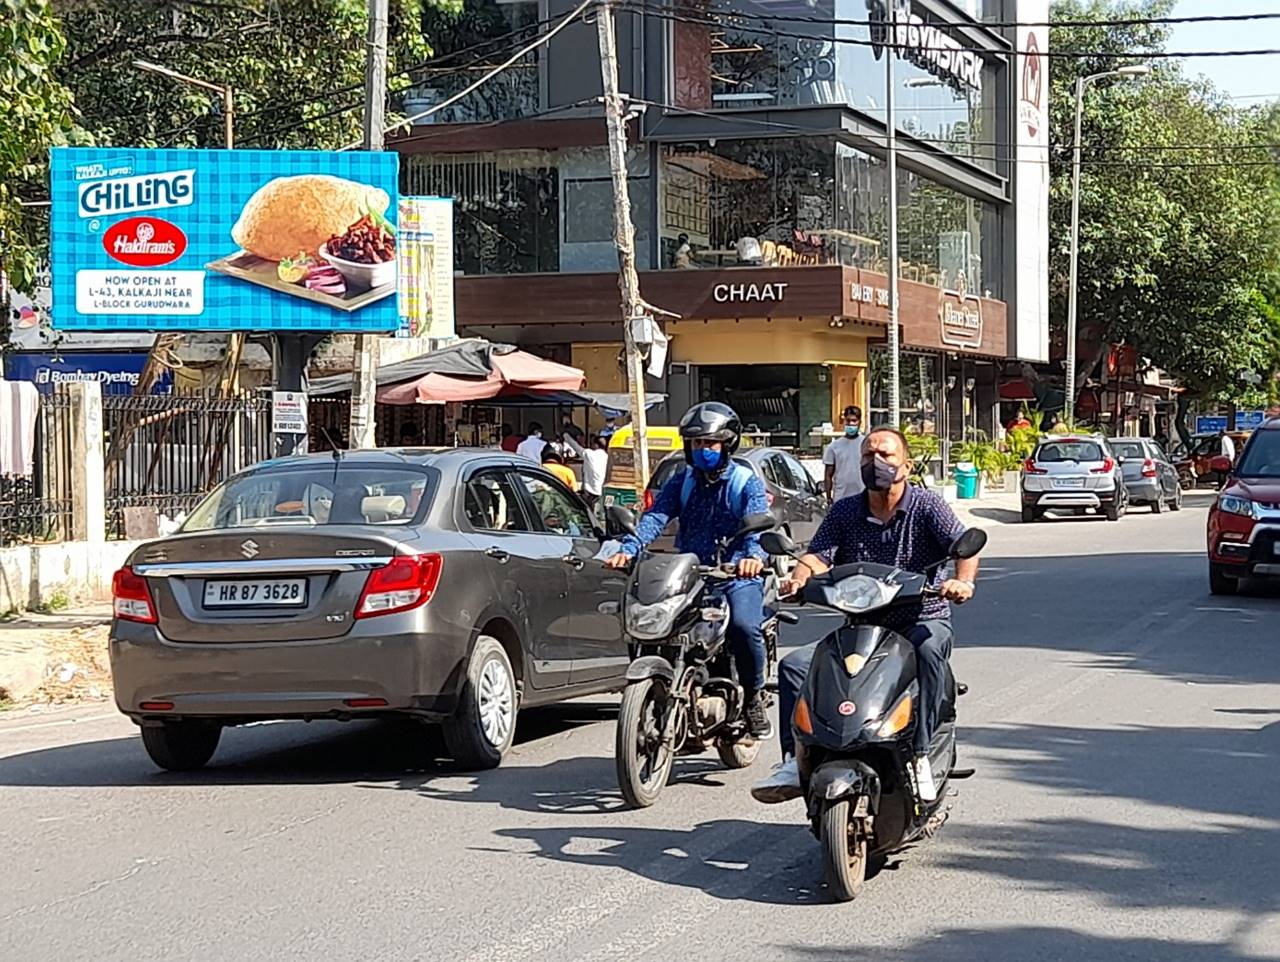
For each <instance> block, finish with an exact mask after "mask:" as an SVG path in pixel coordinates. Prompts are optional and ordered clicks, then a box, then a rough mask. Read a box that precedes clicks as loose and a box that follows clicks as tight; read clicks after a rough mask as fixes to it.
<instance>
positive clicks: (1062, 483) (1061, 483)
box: [1053, 478, 1084, 488]
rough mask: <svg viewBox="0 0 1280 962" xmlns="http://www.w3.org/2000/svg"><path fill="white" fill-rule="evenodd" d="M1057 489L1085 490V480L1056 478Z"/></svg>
mask: <svg viewBox="0 0 1280 962" xmlns="http://www.w3.org/2000/svg"><path fill="white" fill-rule="evenodd" d="M1053 486H1054V487H1055V488H1083V487H1084V478H1054V479H1053Z"/></svg>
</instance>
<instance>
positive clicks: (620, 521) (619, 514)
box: [605, 504, 636, 537]
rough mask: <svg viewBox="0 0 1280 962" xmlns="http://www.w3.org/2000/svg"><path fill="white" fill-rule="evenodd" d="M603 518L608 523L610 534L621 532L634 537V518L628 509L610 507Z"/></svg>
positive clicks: (616, 506) (615, 506) (619, 506)
mask: <svg viewBox="0 0 1280 962" xmlns="http://www.w3.org/2000/svg"><path fill="white" fill-rule="evenodd" d="M605 517H606V518H607V519H608V521H609V527H610V529H611V532H610V533H618V532H621V533H623V534H629V535H631V536H632V537H635V535H636V516H635V514H634V513H633V512H632V511H631V510H630V509H629V508H624V507H623V506H622V505H620V504H615V505H611V506H610V507H609V510H608V511H607V512H606V513H605Z"/></svg>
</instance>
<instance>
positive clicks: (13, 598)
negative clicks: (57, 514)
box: [0, 541, 139, 612]
mask: <svg viewBox="0 0 1280 962" xmlns="http://www.w3.org/2000/svg"><path fill="white" fill-rule="evenodd" d="M138 544H139V543H138V542H136V541H107V542H100V543H98V544H92V543H89V542H84V541H66V542H63V543H61V544H45V545H25V546H22V547H17V548H0V612H10V611H27V610H30V609H32V608H39V607H42V606H44V605H48V604H50V603H51V602H53V601H54V599H59V600H64V599H65V600H66V601H70V602H78V601H106V600H108V599H110V597H111V576H112V575H113V574H115V572H116V569H118V568H119V567H120V566H121V565H122V564H124V561H125V559H126V558H127V557H128V556H129V553H130V552H131V551H133V549H134V548H136V547H138Z"/></svg>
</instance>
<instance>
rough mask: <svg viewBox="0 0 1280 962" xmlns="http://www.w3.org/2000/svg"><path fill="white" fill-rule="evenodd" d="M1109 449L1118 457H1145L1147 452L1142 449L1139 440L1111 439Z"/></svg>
mask: <svg viewBox="0 0 1280 962" xmlns="http://www.w3.org/2000/svg"><path fill="white" fill-rule="evenodd" d="M1111 450H1112V451H1114V452H1115V453H1116V457H1118V458H1145V457H1146V456H1147V452H1146V451H1144V450H1143V449H1142V442H1141V441H1112V442H1111Z"/></svg>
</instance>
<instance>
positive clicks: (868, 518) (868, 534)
mask: <svg viewBox="0 0 1280 962" xmlns="http://www.w3.org/2000/svg"><path fill="white" fill-rule="evenodd" d="M963 531H964V525H963V524H962V523H961V522H960V519H959V518H957V517H956V515H955V512H954V511H952V510H951V508H950V507H949V506H948V505H947V503H946V502H945V501H943V500H942V497H941V496H940V495H938V494H935V493H934V492H932V491H929V490H926V489H924V488H917V487H913V486H912V485H907V490H906V492H905V493H904V494H903V496H902V500H901V501H899V502H898V507H897V510H896V511H894V514H893V517H892V518H891V519H890V520H889V523H888V524H884V523H881V522H880V520H879V519H877V518H876V517H875V516H874V515H873V514H871V512H870V510H869V508H868V505H867V496H866V494H858V495H855V496H853V497H852V498H843V499H841V500H840V501H837V502H836V503H835V504H833V505H832V506H831V510H830V511H829V512H828V513H827V517H826V520H824V521H823V522H822V525H821V526H820V527H819V528H818V533H817V534H815V535H814V536H813V540H812V541H811V542H809V553H810V554H814V555H817V556H818V557H820V558H822V560H823V561H825V562H826V563H827V564H829V565H841V564H850V563H852V562H856V561H869V562H872V563H873V564H882V565H893V566H895V567H897V568H901V569H902V570H904V571H914V572H916V573H917V574H920V573H923V572H924V570H925V568H927V567H929V565H931V564H936V563H937V562H939V561H941V560H942V559H943V558H946V557H947V554H948V553H949V551H950V548H951V543H952V542H953V541H955V539H956V538H958V537H959V536H960V534H961V533H962V532H963ZM945 580H946V565H943V566H942V567H940V568H939V569H938V571H937V573H936V574H934V576H933V579H932V580H931V582H930V583H931V584H932V585H933V587H935V588H936V587H938V586H940V585H941V584H942V582H944V581H945ZM950 616H951V606H950V605H949V604H947V602H946V601H945V600H943V599H942V598H926V599H924V602H923V604H921V605H908V606H906V607H903V608H896V609H893V610H891V611H887V612H885V613H884V616H883V617H882V618H880V619H879V623H880V624H882V625H884V626H885V627H886V628H892V629H894V630H895V631H901V630H903V629H906V628H910V627H911V626H912V625H914V624H916V623H917V622H920V621H926V620H929V619H932V618H949V617H950Z"/></svg>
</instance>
